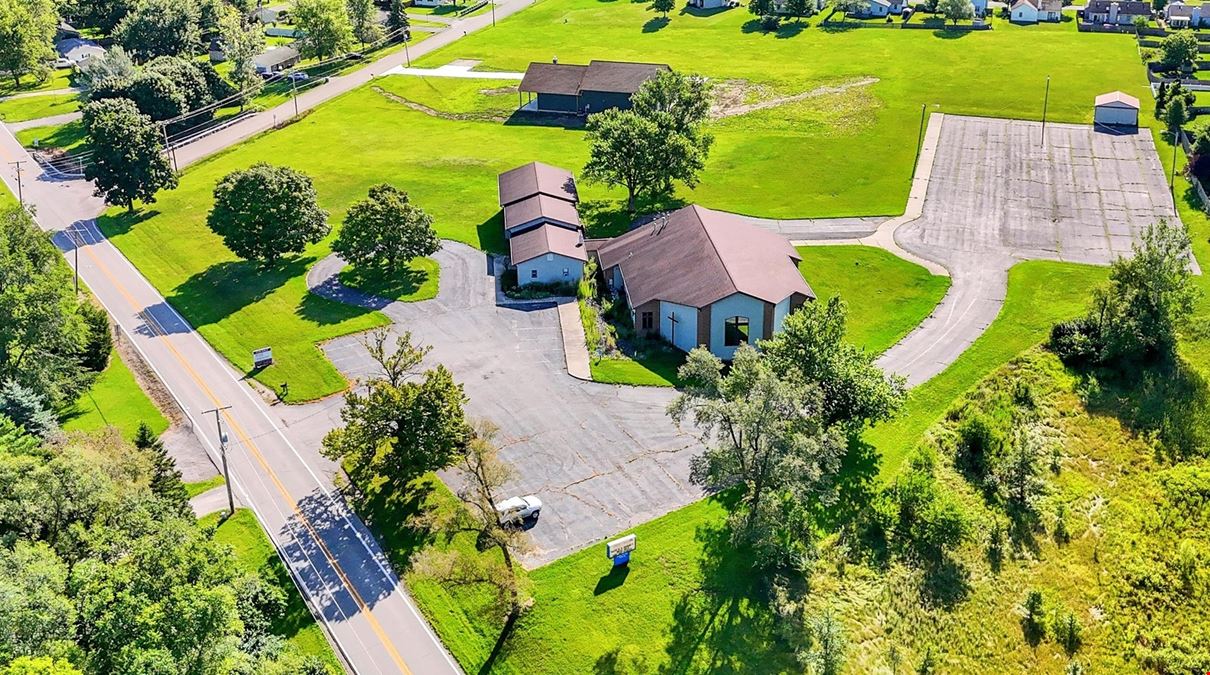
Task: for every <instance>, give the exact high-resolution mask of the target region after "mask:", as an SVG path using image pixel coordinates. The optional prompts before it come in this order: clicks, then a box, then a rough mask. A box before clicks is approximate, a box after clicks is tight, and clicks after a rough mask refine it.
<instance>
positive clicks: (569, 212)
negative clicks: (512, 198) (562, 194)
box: [504, 194, 580, 232]
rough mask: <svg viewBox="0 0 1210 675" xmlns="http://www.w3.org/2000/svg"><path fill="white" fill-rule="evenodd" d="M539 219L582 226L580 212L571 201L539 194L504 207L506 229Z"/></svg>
mask: <svg viewBox="0 0 1210 675" xmlns="http://www.w3.org/2000/svg"><path fill="white" fill-rule="evenodd" d="M538 219H544V220H548V221H552V220H553V221H557V222H560V223H564V224H566V225H567V226H568V227H572V228H578V227H580V214H579V213H577V212H576V207H575V205H574V204H572V203H571V202H567V201H564V200H562V199H555V198H554V197H547V196H546V195H543V194H537V195H534V196H532V197H529V198H528V199H522V200H521V201H519V202H513V203H512V204H509V205H508V206H506V207H504V231H505V232H507V231H509V230H511V229H513V228H514V227H517V226H518V225H524V224H525V223H531V222H533V221H535V220H538Z"/></svg>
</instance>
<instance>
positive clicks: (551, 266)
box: [517, 253, 584, 286]
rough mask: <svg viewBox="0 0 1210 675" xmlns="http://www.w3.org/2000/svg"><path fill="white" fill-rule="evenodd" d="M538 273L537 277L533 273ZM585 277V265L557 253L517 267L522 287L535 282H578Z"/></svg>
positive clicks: (528, 261) (519, 282)
mask: <svg viewBox="0 0 1210 675" xmlns="http://www.w3.org/2000/svg"><path fill="white" fill-rule="evenodd" d="M565 269H566V270H567V274H566V275H564V274H563V270H565ZM535 270H536V271H537V273H538V274H537V276H536V277H535V276H534V274H533V272H534V271H535ZM583 275H584V263H582V262H580V261H579V260H574V259H572V258H567V257H565V256H561V255H559V254H557V253H547V254H546V255H544V256H541V257H538V258H534V259H533V260H526V261H525V262H523V263H521V264H520V265H517V283H518V284H519V285H521V286H524V285H525V284H529V283H533V282H541V283H551V282H561V281H566V282H572V283H574V282H576V281H579V280H580V277H582V276H583Z"/></svg>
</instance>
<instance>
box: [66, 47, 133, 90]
mask: <svg viewBox="0 0 1210 675" xmlns="http://www.w3.org/2000/svg"><path fill="white" fill-rule="evenodd" d="M134 76H135V67H134V61H132V60H131V58H130V55H129V54H127V53H126V50H125V49H122V48H121V47H120V46H118V45H114V46H113V47H111V48H110V49H109V50H107V51H106V52H105V53H104V54H103V55H101V56H94V57H92V58H90V59H85V60H84V61H82V62H81V63H80V65H79V66H77V67H76V85H77V86H79V87H80V88H81V89H83V90H84V94H85V95H86V96H89V97H91V96H92V94H93V92H94V91H97V90H99V89H101V88H102V87H104V88H105V89H118V88H121V87H124V86H125V84H115V83H129V82H130V81H132V80H134Z"/></svg>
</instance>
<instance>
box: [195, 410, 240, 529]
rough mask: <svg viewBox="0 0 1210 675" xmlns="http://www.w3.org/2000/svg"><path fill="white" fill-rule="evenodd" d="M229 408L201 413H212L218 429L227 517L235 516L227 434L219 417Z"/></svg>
mask: <svg viewBox="0 0 1210 675" xmlns="http://www.w3.org/2000/svg"><path fill="white" fill-rule="evenodd" d="M230 408H231V406H229V405H225V406H222V407H221V408H214V409H213V410H206V411H203V412H202V414H203V415H209V414H210V413H214V425H215V426H216V427H218V448H219V454H220V455H221V456H222V458H223V481H224V482H226V483H227V517H228V518H230V517H231V516H233V515H235V497H234V496H233V495H232V493H231V472H230V471H229V470H228V469H227V434H225V433H223V418H222V417H221V416H220V415H219V413H221V412H222V411H224V410H229V409H230Z"/></svg>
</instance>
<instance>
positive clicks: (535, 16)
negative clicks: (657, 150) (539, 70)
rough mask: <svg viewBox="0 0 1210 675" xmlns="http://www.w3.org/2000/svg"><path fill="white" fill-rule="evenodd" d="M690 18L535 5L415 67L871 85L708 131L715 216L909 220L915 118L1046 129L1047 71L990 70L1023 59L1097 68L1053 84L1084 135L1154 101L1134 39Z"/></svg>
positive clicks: (778, 91) (803, 88) (1057, 115)
mask: <svg viewBox="0 0 1210 675" xmlns="http://www.w3.org/2000/svg"><path fill="white" fill-rule="evenodd" d="M690 12H691V10H688V9H683V8H682V9H680V10H678V12H676V13H674V14H673V15H672V16H671V17H670V20H669V21H668V22H667V23H666V25H664V22H663V21H661V20H660V19H659V17H658V15H657V14H655V13H653V12H651V11H650V10H648V9H647V5H646V4H644V3H631V2H601V1H600V0H542V2H539V3H537V4H535V5H534V6H533V7H530V8H528V9H526V10H525V11H523V12H519V13H517V14H514V15H513V16H510V17H509V18H507V19H505V20H503V21H501V22H500V23H499V25H498V26H497V27H496V28H494V29H492V30H490V31H482V32H479V33H475V34H472V35H468V36H467V37H466V38H464V39H461V40H459V41H458V42H456V43H455V44H453V45H450V46H448V47H445V48H442V49H439V50H437V51H435V52H433V53H432V54H429V55H427V56H425V57H424V58H423V59H419V60H418V62H417V65H419V66H423V67H436V66H439V65H442V64H445V63H448V62H450V61H452V60H454V59H459V58H468V59H481V60H482V61H483V64H482V67H484V68H491V69H495V70H514V71H520V70H524V69H525V67H526V65H527V64H528V63H529V62H531V61H548V60H550V59H551V58H552V56H553V55H556V54H557V56H558V59H559V61H560V63H587V62H588V61H589V60H591V59H620V60H636V61H648V62H652V61H654V62H664V63H668V64H671V65H672V66H673V67H674V68H677V69H682V70H686V71H690V72H701V73H702V74H704V75H707V76H710V77H712V78H716V79H717V80H743V81H746V82H747V83H749V84H750V85H755V86H760V87H764V88H765V89H766V92H767V93H768V94H769V95H777V96H786V95H793V94H799V93H802V92H808V91H811V90H813V89H815V88H817V87H819V86H821V85H828V84H839V83H847V82H853V81H856V80H860V79H862V78H867V77H876V78H878V82H877V83H875V84H873V85H870V86H866V87H858V88H854V89H850V90H848V91H847V92H845V93H843V94H833V95H826V96H817V97H815V98H810V99H807V100H804V101H800V102H798V103H793V104H790V105H783V106H781V107H777V108H772V109H767V110H763V111H760V112H757V113H752V114H749V115H744V116H739V117H731V118H728V119H726V120H725V121H723V122H720V123H718V124H715V125H714V128H713V129H712V130H713V132H714V134H715V137H716V143H715V146H714V148H713V149H712V152H711V157H710V160H709V161H708V162H707V170H706V172H705V174H703V176H702V183H701V185H699V186H698V188H697V189H696V190H694V191H693V192H692V193H689V192H686V193H685V194H684V196H685V197H686V198H690V199H692V200H694V201H698V202H700V203H702V204H703V205H705V206H709V207H712V208H720V209H725V210H730V211H738V212H742V213H748V214H752V215H762V216H777V217H804V216H833V215H834V216H840V215H881V214H897V213H901V212H902V211H903V207H904V203H905V201H906V198H907V192H908V189H909V183H910V176H911V172H912V164H913V158H914V151H915V141H916V138H917V133H918V129H919V125H920V112H921V105H926V106H928V110H931V111H942V112H948V113H961V114H969V115H987V116H997V117H1016V118H1026V119H1039V118H1040V117H1041V114H1042V97H1043V93H1044V88H1045V85H1046V75H1047V73H1043V72H1041V71H1036V72H1034V71H1029V70H1025V71H1023V70H1020V69H1014V68H998V67H994V66H992V65H991V64H997V63H1005V62H1007V61H1010V60H1012V59H1013V58H1015V56H1014V55H1019V54H1030V55H1031V59H1032V58H1036V59H1038V61H1039V62H1043V63H1083V62H1090V61H1095V62H1096V63H1098V67H1097V68H1089V69H1084V70H1081V71H1080V72H1075V71H1071V70H1067V71H1064V70H1062V69H1059V70H1055V71H1054V72H1051V73H1049V74H1050V75H1051V87H1050V101H1049V114H1048V118H1049V119H1052V120H1059V121H1068V122H1089V121H1091V116H1092V106H1091V101H1092V99H1093V98H1094V97H1095V96H1096V95H1097V94H1098V93H1103V92H1105V91H1111V90H1114V89H1121V90H1123V91H1127V92H1129V93H1132V94H1134V95H1136V96H1140V97H1142V96H1145V95H1146V79H1145V71H1144V68H1143V66H1142V64H1141V63H1140V62H1139V59H1138V53H1137V49H1136V47H1135V45H1134V40H1133V39H1132V38H1131V37H1130V36H1127V35H1110V34H1092V33H1088V34H1080V33H1077V32H1076V31H1075V30H1074V28H1073V27H1072V26H1071V24H1060V25H1058V26H1056V27H1055V28H1054V29H1049V28H1044V29H1042V30H1033V29H1034V28H1036V27H1028V28H1030V29H1017V28H1016V27H1012V26H1008V25H1007V24H1006V22H998V26H997V28H998V29H997V30H991V31H984V32H979V33H947V34H942V35H935V34H934V33H933V32H932V31H926V30H878V29H854V30H846V31H833V30H828V29H822V28H820V27H819V26H818V25H816V24H817V23H818V19H812V20H811V21H810V22H804V24H802V26H809V27H799V26H794V25H793V23H792V22H791V25H789V26H787V27H786V28H784V29H783V30H782V31H781V32H780V33H779V34H763V33H761V32H759V31H753V30H752V28H751V25H750V24H749V22H751V21H753V17H752V16H751V15H750V14H749V13H747V12H745V11H742V10H741V11H726V12H721V13H718V12H707V13H705V14H708V16H695V15H694V14H693V13H690ZM1000 27H1005V30H999V28H1000ZM750 91H751V90H750ZM753 95H757V94H756V93H755V92H753ZM789 158H800V159H801V158H809V161H795V163H794V166H793V170H788V167H787V165H786V162H787V160H788V159H789ZM572 168H576V166H574V165H573V167H572Z"/></svg>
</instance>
